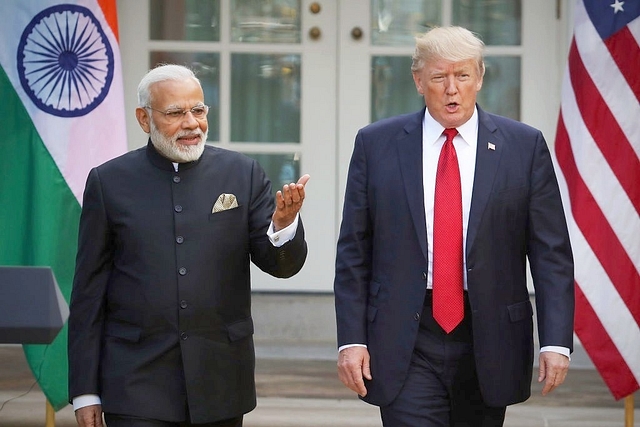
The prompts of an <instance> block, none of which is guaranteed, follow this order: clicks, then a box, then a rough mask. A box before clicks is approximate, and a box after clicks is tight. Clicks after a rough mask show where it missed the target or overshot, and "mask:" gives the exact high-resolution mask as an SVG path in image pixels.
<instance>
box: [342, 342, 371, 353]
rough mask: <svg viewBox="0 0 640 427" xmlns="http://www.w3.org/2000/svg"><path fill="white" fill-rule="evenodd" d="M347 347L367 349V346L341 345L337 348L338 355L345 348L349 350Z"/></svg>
mask: <svg viewBox="0 0 640 427" xmlns="http://www.w3.org/2000/svg"><path fill="white" fill-rule="evenodd" d="M349 347H364V348H367V346H366V345H364V344H345V345H341V346H340V347H338V353H340V352H341V351H342V350H344V349H345V348H349Z"/></svg>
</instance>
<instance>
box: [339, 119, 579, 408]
mask: <svg viewBox="0 0 640 427" xmlns="http://www.w3.org/2000/svg"><path fill="white" fill-rule="evenodd" d="M478 113H479V128H478V142H477V144H478V148H477V157H476V168H475V177H474V183H473V192H472V199H471V208H470V209H471V211H470V215H469V224H468V231H467V242H466V243H467V246H466V254H465V256H466V262H467V278H468V282H467V283H468V293H469V300H470V305H471V311H472V320H473V342H474V353H475V361H476V366H477V369H478V375H479V381H480V388H481V391H482V395H483V398H484V400H485V403H486V404H487V405H490V406H506V405H509V404H512V403H517V402H520V401H523V400H525V399H527V398H528V397H529V396H530V393H531V391H530V388H531V379H532V369H533V357H534V354H533V353H534V344H533V309H532V305H531V303H530V298H529V292H528V290H527V285H526V259H527V257H528V259H529V262H530V266H531V271H532V275H533V278H534V286H535V291H536V308H537V316H538V328H539V337H540V343H541V345H542V346H550V345H554V346H564V347H568V348H569V349H571V350H572V349H573V307H574V288H573V258H572V253H571V247H570V243H569V236H568V232H567V227H566V222H565V217H564V211H563V208H562V203H561V199H560V193H559V190H558V185H557V181H556V177H555V173H554V170H553V165H552V161H551V158H550V155H549V150H548V148H547V145H546V142H545V140H544V138H543V136H542V133H541V132H540V131H538V130H536V129H534V128H532V127H529V126H527V125H525V124H522V123H520V122H517V121H514V120H511V119H508V118H505V117H500V116H496V115H492V114H488V113H486V112H484V111H482V110H481V109H480V108H478ZM423 116H424V109H423V110H422V111H420V112H417V113H413V114H407V115H403V116H398V117H393V118H390V119H386V120H382V121H380V122H377V123H373V124H371V125H369V126H367V127H365V128H363V129H361V130H360V131H359V132H358V135H357V137H356V140H355V147H354V151H353V156H352V159H351V163H350V167H349V175H348V180H347V188H346V194H345V203H344V211H343V220H342V225H341V229H340V236H339V240H338V247H337V259H336V276H335V283H334V289H335V298H336V318H337V327H338V345H339V346H341V345H345V344H354V343H361V344H366V345H367V347H368V349H369V352H370V355H371V369H372V376H373V380H372V381H370V382H367V383H366V386H367V390H368V394H367V396H366V398H365V400H366V401H368V402H370V403H373V404H376V405H386V404H388V403H390V402H391V401H392V400H393V399H394V398H395V396H396V395H397V394H398V392H399V391H400V388H401V387H402V384H403V383H404V380H405V377H406V375H407V370H408V367H409V361H410V359H411V354H412V351H413V348H414V345H415V341H416V337H417V333H418V326H419V323H420V322H419V314H420V313H421V312H422V305H423V301H424V297H425V289H426V273H427V266H428V255H427V233H426V225H425V210H424V190H423V185H422V182H423V180H422V119H423ZM489 142H491V143H492V144H493V145H494V146H495V150H491V149H488V143H489Z"/></svg>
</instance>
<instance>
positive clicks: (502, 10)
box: [453, 0, 522, 46]
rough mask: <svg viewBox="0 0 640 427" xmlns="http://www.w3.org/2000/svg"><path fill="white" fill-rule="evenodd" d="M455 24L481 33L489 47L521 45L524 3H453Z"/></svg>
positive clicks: (491, 0)
mask: <svg viewBox="0 0 640 427" xmlns="http://www.w3.org/2000/svg"><path fill="white" fill-rule="evenodd" d="M453 24H454V25H460V26H462V27H465V28H468V29H469V30H471V31H473V32H475V33H477V34H478V35H480V38H481V39H482V40H483V41H484V43H485V44H486V45H507V46H519V45H520V43H521V32H522V29H521V26H522V7H521V4H520V0H453Z"/></svg>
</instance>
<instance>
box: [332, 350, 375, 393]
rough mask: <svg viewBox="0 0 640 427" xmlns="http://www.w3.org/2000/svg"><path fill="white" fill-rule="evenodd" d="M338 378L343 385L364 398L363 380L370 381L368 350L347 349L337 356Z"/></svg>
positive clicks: (365, 389)
mask: <svg viewBox="0 0 640 427" xmlns="http://www.w3.org/2000/svg"><path fill="white" fill-rule="evenodd" d="M338 378H340V381H342V383H343V384H344V385H346V386H347V387H348V388H350V389H351V390H353V391H355V392H356V393H358V394H359V395H360V396H362V397H364V396H366V395H367V388H366V387H365V385H364V379H365V378H366V379H367V380H371V378H372V377H371V366H370V364H369V350H367V349H366V347H361V346H355V347H347V348H345V349H343V350H342V351H340V354H339V355H338Z"/></svg>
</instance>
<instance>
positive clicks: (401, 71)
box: [371, 56, 424, 122]
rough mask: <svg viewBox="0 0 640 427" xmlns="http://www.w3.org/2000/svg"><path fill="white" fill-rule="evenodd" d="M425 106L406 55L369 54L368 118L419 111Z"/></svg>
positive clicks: (409, 60) (373, 119)
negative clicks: (369, 116) (369, 99)
mask: <svg viewBox="0 0 640 427" xmlns="http://www.w3.org/2000/svg"><path fill="white" fill-rule="evenodd" d="M422 107H424V101H423V98H422V97H421V96H420V94H418V92H417V91H416V85H415V84H414V82H413V77H412V75H411V58H410V57H408V56H374V57H372V58H371V121H372V122H374V121H376V120H380V119H384V118H385V117H391V116H395V115H398V114H403V113H410V112H412V111H418V110H419V109H420V108H422Z"/></svg>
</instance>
